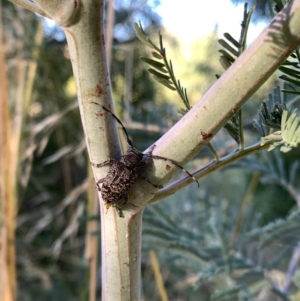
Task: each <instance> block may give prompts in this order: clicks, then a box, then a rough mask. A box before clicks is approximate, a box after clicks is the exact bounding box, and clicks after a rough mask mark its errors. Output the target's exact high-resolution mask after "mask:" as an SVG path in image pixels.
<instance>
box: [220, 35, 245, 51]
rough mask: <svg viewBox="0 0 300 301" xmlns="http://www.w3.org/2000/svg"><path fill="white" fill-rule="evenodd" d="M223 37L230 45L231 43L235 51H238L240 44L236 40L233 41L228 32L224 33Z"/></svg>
mask: <svg viewBox="0 0 300 301" xmlns="http://www.w3.org/2000/svg"><path fill="white" fill-rule="evenodd" d="M224 37H225V38H226V39H227V40H228V41H229V42H230V43H232V44H233V45H234V46H235V47H236V48H237V49H240V48H241V44H240V43H239V42H238V41H237V40H236V39H234V38H233V37H232V36H231V35H230V34H229V33H228V32H225V33H224Z"/></svg>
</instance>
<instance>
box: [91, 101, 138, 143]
mask: <svg viewBox="0 0 300 301" xmlns="http://www.w3.org/2000/svg"><path fill="white" fill-rule="evenodd" d="M91 103H94V104H96V105H98V106H100V107H102V108H103V110H105V111H106V112H107V113H109V114H110V115H112V116H113V117H114V118H115V119H116V120H117V122H118V123H119V124H120V125H121V127H122V129H123V131H124V133H125V136H126V140H127V143H128V144H129V146H131V147H132V148H133V144H132V141H131V140H130V138H129V135H128V132H127V130H126V128H125V126H124V125H123V123H122V122H121V120H120V119H119V118H118V117H117V116H116V115H115V114H114V113H113V112H112V111H111V110H109V109H107V108H106V107H104V106H102V105H100V104H99V103H97V102H93V101H92V102H91Z"/></svg>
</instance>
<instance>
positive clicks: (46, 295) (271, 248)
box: [0, 0, 300, 301]
mask: <svg viewBox="0 0 300 301" xmlns="http://www.w3.org/2000/svg"><path fill="white" fill-rule="evenodd" d="M148 2H149V3H148ZM148 2H147V1H144V0H143V1H142V0H138V1H122V0H116V1H115V4H114V7H115V14H114V20H109V19H107V22H108V24H109V22H113V34H112V35H111V39H112V47H111V49H109V51H110V56H111V59H110V70H111V81H112V89H113V95H114V102H115V103H114V104H115V109H116V113H117V115H118V116H119V117H120V118H121V119H122V120H123V121H124V124H125V125H126V127H127V129H128V131H129V134H130V135H131V137H132V139H133V141H134V144H135V146H136V148H138V149H140V150H143V149H145V148H146V147H148V146H149V145H151V144H152V143H153V142H154V141H155V140H156V139H158V138H159V137H160V136H161V135H162V134H163V133H164V132H166V131H167V130H168V129H169V128H170V127H171V126H172V125H173V124H174V123H175V122H176V121H177V120H178V119H179V118H180V116H179V114H178V110H179V109H180V108H181V106H182V105H181V102H180V99H179V97H178V96H177V95H176V93H174V92H172V91H170V90H167V89H165V88H163V87H162V86H161V85H159V84H158V83H156V82H155V81H153V80H152V79H151V77H150V76H149V73H148V72H147V66H146V65H145V64H144V63H143V62H141V61H139V57H140V56H142V55H145V53H147V52H149V50H148V49H146V48H145V47H144V46H143V45H142V44H141V43H140V42H139V41H138V40H137V39H136V37H135V34H134V30H133V26H132V24H133V22H134V20H136V19H137V18H138V19H139V20H141V22H142V24H143V27H144V29H145V31H146V32H147V33H148V34H149V35H150V36H151V38H153V40H155V39H157V32H158V30H161V33H162V34H163V38H164V44H165V46H166V48H167V52H168V57H169V58H172V61H173V65H174V69H175V72H176V75H177V77H178V78H180V79H181V81H182V83H183V85H184V86H185V87H186V88H187V91H188V94H189V99H190V101H191V103H192V104H193V103H195V102H196V101H197V100H198V99H200V97H201V95H202V94H203V93H204V92H205V91H206V90H207V89H208V88H209V87H210V86H211V85H212V84H213V83H214V82H215V81H216V74H222V73H223V69H222V67H221V65H220V63H219V54H218V49H220V45H219V44H218V34H217V32H216V31H214V32H211V34H210V35H208V36H207V37H206V38H201V39H199V40H198V41H196V42H195V44H194V46H193V47H192V48H191V49H190V56H189V57H188V58H186V57H184V56H183V55H182V45H181V44H180V41H178V40H177V39H176V37H175V36H172V35H171V34H170V33H168V31H166V30H165V29H163V28H162V20H161V19H160V17H159V16H158V15H157V14H156V13H155V5H158V3H156V4H155V5H154V4H153V1H148ZM236 2H237V1H236ZM254 2H255V4H256V6H257V8H258V9H257V15H256V16H255V18H256V19H259V18H266V19H269V18H270V17H271V16H272V14H273V6H274V3H273V2H272V1H252V3H251V4H254ZM141 7H142V8H141ZM209 13H210V12H209ZM107 16H109V14H107ZM1 18H2V35H3V43H4V47H5V64H6V71H5V70H3V69H1V70H0V71H1V72H2V74H1V78H2V79H3V78H6V80H7V82H8V86H7V91H6V92H7V97H4V95H5V94H4V93H2V97H1V106H3V107H5V106H6V105H8V106H9V108H8V109H9V118H8V119H9V122H10V124H8V123H6V126H9V127H10V135H9V137H8V139H9V140H10V143H11V145H12V149H13V150H14V152H12V153H11V159H10V160H11V161H10V165H11V166H12V167H11V168H12V173H11V175H12V176H11V181H12V182H13V184H12V186H13V187H14V188H13V192H11V197H12V199H13V201H14V206H15V208H11V211H12V212H14V213H13V215H12V218H13V220H14V221H15V225H14V226H15V248H16V258H15V264H16V270H17V272H16V275H17V282H16V286H17V297H16V299H17V300H18V301H27V300H28V301H29V300H96V298H95V297H93V296H95V295H96V294H97V296H98V297H97V300H100V295H101V294H100V292H101V273H100V269H101V258H100V257H99V258H97V260H98V261H97V260H95V256H96V257H97V256H98V255H99V254H100V251H99V250H100V248H101V246H100V240H99V235H100V232H99V223H100V220H99V215H98V210H97V199H96V195H95V185H94V180H93V178H92V176H91V172H90V167H89V163H88V158H87V154H86V150H85V142H84V135H83V132H82V126H81V122H80V116H79V111H78V108H77V102H76V91H75V84H74V79H73V76H72V70H71V64H70V62H69V55H68V49H67V45H66V40H65V37H64V34H63V32H62V30H61V29H60V28H58V27H57V26H55V25H54V24H53V23H51V22H49V21H46V20H45V19H43V18H40V17H39V16H36V15H34V14H33V13H31V12H28V11H25V10H23V9H22V8H20V7H17V6H14V5H12V4H11V3H9V2H7V1H4V2H2V3H1ZM241 18H242V16H241ZM236 22H237V26H239V22H240V21H239V20H236ZM107 27H108V28H109V26H107ZM236 38H238V37H236ZM1 63H2V62H1ZM276 84H280V82H278V81H277V77H276V75H274V77H273V78H271V79H270V80H269V81H268V82H267V83H266V84H265V85H264V86H263V87H262V88H261V89H260V90H259V91H258V92H257V93H256V94H255V96H253V97H252V98H251V100H249V101H248V102H247V104H246V105H245V107H244V109H243V110H244V117H245V128H246V137H245V138H246V142H247V143H252V142H253V141H256V140H257V139H258V138H259V135H258V133H257V132H256V131H255V129H254V127H253V119H254V118H256V117H257V112H258V109H259V106H260V103H261V101H262V100H263V99H265V98H267V96H268V93H272V91H273V88H274V86H275V85H276ZM5 103H6V105H5ZM2 124H4V125H5V123H2ZM213 143H214V145H215V147H216V148H217V149H218V151H219V153H220V154H226V153H228V152H230V151H233V150H234V149H235V148H236V144H235V142H234V140H233V139H232V138H230V136H229V135H228V134H227V133H226V132H225V131H221V132H220V133H219V134H218V135H217V137H216V138H214V140H213ZM299 158H300V155H299V148H298V149H296V150H293V151H291V152H289V153H287V154H284V155H283V154H282V153H279V152H276V151H275V152H273V153H262V154H259V155H257V156H253V157H251V158H247V160H243V161H242V162H239V163H236V164H234V165H232V166H230V167H228V168H226V169H223V170H221V171H219V172H217V173H214V174H212V175H210V176H208V177H206V178H205V179H202V180H201V182H200V184H201V186H200V189H197V188H196V185H191V186H189V187H188V188H185V189H183V190H182V191H180V192H178V193H177V194H176V195H174V196H172V197H169V198H168V199H166V200H163V201H162V202H160V203H158V204H153V205H150V206H148V208H147V209H146V211H145V214H144V235H143V246H142V252H143V253H142V276H143V288H142V294H143V300H178V301H179V300H191V301H192V300H300V293H298V292H299V290H298V288H299V285H300V278H299V277H300V273H299V270H296V271H294V273H293V275H294V278H293V281H292V283H291V286H290V287H289V288H288V289H287V290H286V291H284V290H283V289H281V288H283V287H285V286H284V285H285V283H286V280H287V279H286V275H287V274H288V272H287V271H288V267H289V265H290V263H291V261H292V258H293V256H294V255H295V250H297V245H298V241H299V240H298V239H297V238H298V235H299V234H298V233H299V227H300V224H299V221H298V220H299V215H298V213H297V204H296V198H297V197H298V198H299V194H300V190H299V184H300V173H299V168H298V163H297V162H298V161H299ZM211 159H212V156H211V155H210V153H209V151H208V150H207V149H204V150H203V151H202V152H201V153H200V154H199V155H198V156H197V157H196V158H195V159H194V160H193V162H191V163H189V165H188V166H187V168H188V170H190V171H193V170H195V169H199V168H201V167H202V166H203V165H204V164H207V163H208V162H209V161H210V160H211ZM180 176H182V174H179V175H178V177H180ZM1 202H2V205H1V206H2V209H3V208H6V207H5V206H12V204H10V205H7V204H5V200H4V199H2V201H1ZM11 211H10V212H11ZM3 212H5V210H3ZM14 216H15V217H16V219H14ZM267 227H268V228H267ZM280 231H281V232H280ZM283 231H284V232H283ZM263 234H264V235H265V236H263ZM288 234H290V235H288ZM12 250H13V249H12ZM160 277H162V278H160ZM164 290H166V292H167V293H166V295H167V299H166V297H164V296H165V295H164ZM200 296H201V298H200ZM94 298H95V299H94ZM164 298H165V299H164ZM276 298H277V299H276Z"/></svg>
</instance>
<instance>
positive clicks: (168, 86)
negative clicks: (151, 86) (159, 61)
mask: <svg viewBox="0 0 300 301" xmlns="http://www.w3.org/2000/svg"><path fill="white" fill-rule="evenodd" d="M153 78H154V79H155V80H156V81H158V82H159V83H160V84H162V85H164V86H165V87H167V88H169V89H170V90H172V91H176V88H175V87H174V86H173V83H172V82H171V81H170V80H166V79H163V78H159V77H157V76H155V75H154V76H153Z"/></svg>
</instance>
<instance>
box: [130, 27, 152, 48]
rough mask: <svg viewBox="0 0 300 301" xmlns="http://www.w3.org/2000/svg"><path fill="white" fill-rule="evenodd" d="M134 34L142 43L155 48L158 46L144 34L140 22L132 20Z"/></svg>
mask: <svg viewBox="0 0 300 301" xmlns="http://www.w3.org/2000/svg"><path fill="white" fill-rule="evenodd" d="M133 27H134V31H135V35H136V36H137V38H138V39H139V40H140V41H141V42H142V43H144V44H146V45H147V46H148V47H150V48H153V49H155V50H157V49H158V48H157V47H156V46H155V45H154V43H153V42H152V41H151V40H150V39H149V38H148V36H146V34H145V33H144V31H143V28H142V26H141V25H140V24H138V23H136V22H134V23H133Z"/></svg>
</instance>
